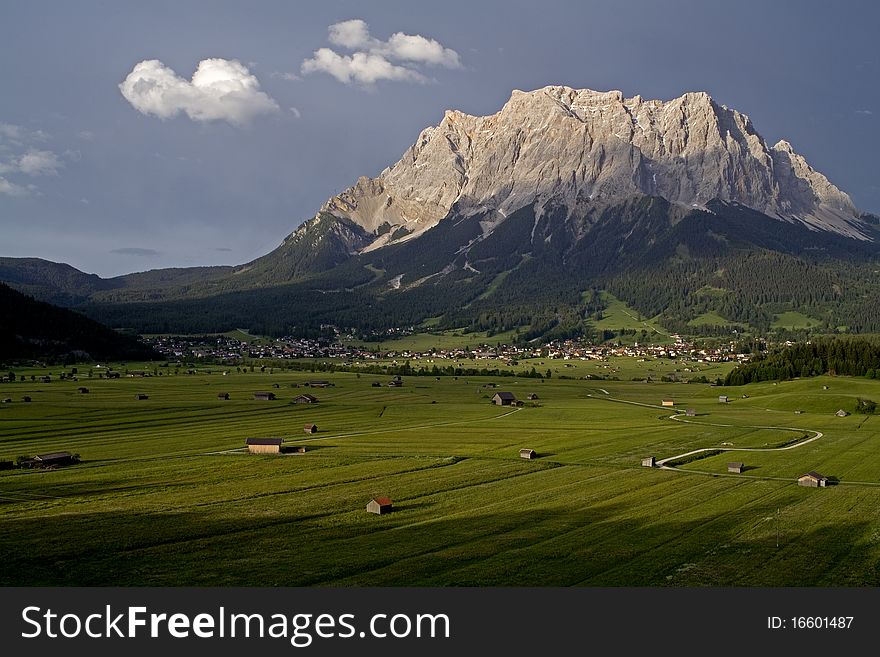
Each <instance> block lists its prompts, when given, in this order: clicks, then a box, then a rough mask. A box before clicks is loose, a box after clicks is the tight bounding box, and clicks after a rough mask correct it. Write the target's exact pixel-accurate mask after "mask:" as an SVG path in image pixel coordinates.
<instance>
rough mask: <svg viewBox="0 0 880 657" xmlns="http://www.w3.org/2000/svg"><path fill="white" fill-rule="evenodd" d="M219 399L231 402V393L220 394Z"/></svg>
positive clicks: (218, 394)
mask: <svg viewBox="0 0 880 657" xmlns="http://www.w3.org/2000/svg"><path fill="white" fill-rule="evenodd" d="M217 399H225V400H226V401H229V393H228V392H218V393H217Z"/></svg>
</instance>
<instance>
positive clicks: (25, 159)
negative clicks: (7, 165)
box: [18, 148, 64, 176]
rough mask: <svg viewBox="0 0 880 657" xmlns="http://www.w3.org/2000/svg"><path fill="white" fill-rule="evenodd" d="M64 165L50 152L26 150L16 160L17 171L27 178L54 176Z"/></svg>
mask: <svg viewBox="0 0 880 657" xmlns="http://www.w3.org/2000/svg"><path fill="white" fill-rule="evenodd" d="M62 167H64V163H63V162H62V161H61V160H60V159H59V158H58V156H57V155H55V153H53V152H52V151H38V150H36V149H33V148H32V149H30V150H28V151H27V152H26V153H25V154H24V155H22V156H21V158H20V159H19V160H18V168H19V170H20V171H21V172H22V173H24V174H27V175H28V176H54V175H57V174H58V170H59V169H61V168H62Z"/></svg>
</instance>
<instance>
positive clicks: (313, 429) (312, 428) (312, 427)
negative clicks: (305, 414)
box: [303, 424, 318, 433]
mask: <svg viewBox="0 0 880 657" xmlns="http://www.w3.org/2000/svg"><path fill="white" fill-rule="evenodd" d="M303 431H305V432H306V433H318V425H317V424H307V425H305V426H304V427H303Z"/></svg>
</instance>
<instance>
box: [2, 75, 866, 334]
mask: <svg viewBox="0 0 880 657" xmlns="http://www.w3.org/2000/svg"><path fill="white" fill-rule="evenodd" d="M878 256H880V220H878V218H877V217H875V216H873V215H870V214H865V213H862V212H860V211H859V210H858V209H856V207H855V206H854V204H853V202H852V200H851V199H850V198H849V196H847V194H846V193H844V192H843V191H841V190H839V189H838V188H837V187H835V186H834V185H833V184H832V183H831V182H830V181H829V180H828V179H827V178H826V177H825V176H824V175H822V174H821V173H819V172H818V171H816V170H814V169H813V168H812V167H811V166H810V165H809V164H808V163H807V162H806V160H805V159H804V158H803V157H802V156H800V155H798V154H797V153H796V152H795V151H794V150H793V148H792V146H791V145H790V144H789V143H788V142H785V141H780V142H778V143H777V144H775V145H773V146H769V145H768V144H767V143H766V142H765V140H764V139H763V138H762V137H761V136H760V134H759V133H758V132H757V131H756V129H755V128H754V126H753V125H752V122H751V120H750V119H749V118H748V116H746V115H745V114H742V113H740V112H738V111H736V110H733V109H729V108H727V107H725V106H723V105H719V104H717V103H716V102H715V101H713V100H712V98H710V97H709V96H708V95H707V94H705V93H687V94H684V95H683V96H681V97H679V98H676V99H674V100H670V101H666V102H664V101H658V100H643V99H642V98H641V97H639V96H635V97H633V98H625V97H624V96H623V94H622V93H621V92H619V91H610V92H596V91H591V90H588V89H582V90H576V89H571V88H569V87H563V86H550V87H545V88H543V89H538V90H535V91H531V92H520V91H514V92H513V94H512V96H511V98H510V100H509V101H508V102H507V103H506V104H505V105H504V106H503V107H502V108H501V110H500V111H499V112H497V113H496V114H493V115H490V116H471V115H467V114H464V113H461V112H456V111H447V112H446V113H445V115H444V117H443V119H442V120H441V121H440V123H439V124H438V125H437V126H435V127H429V128H427V129H425V130H424V131H422V133H421V134H420V135H419V137H418V139H417V140H416V142H415V143H414V144H413V145H412V146H411V147H410V148H409V149H408V150H407V151H406V152H405V153H404V155H403V157H402V158H401V159H400V160H399V161H398V162H397V163H395V164H394V165H392V166H391V167H389V168H388V169H386V170H385V171H383V172H382V173H381V174H380V175H379V176H378V177H376V178H360V179H358V180H357V181H356V182H355V184H354V185H353V186H352V187H350V188H348V189H347V190H346V191H344V192H343V193H342V194H339V195H338V196H334V197H333V198H331V199H329V200H328V201H327V202H326V203H325V204H324V205H323V206H322V207H321V208H320V210H319V211H318V212H317V214H316V215H315V216H314V217H313V218H312V219H310V220H308V221H306V222H304V223H302V224H301V225H300V226H299V227H298V228H297V229H296V230H294V231H293V232H292V233H291V234H290V235H289V236H288V237H287V238H285V240H284V241H283V242H282V244H281V245H280V246H279V247H278V248H277V249H275V250H274V251H272V252H271V253H269V254H267V255H265V256H263V257H261V258H258V259H257V260H254V261H252V262H250V263H246V264H244V265H241V266H239V267H235V268H206V269H204V270H195V269H181V270H159V271H155V272H146V273H143V274H137V275H131V276H129V277H118V278H116V279H107V280H102V279H98V280H97V281H96V280H94V279H93V278H90V277H88V276H87V275H82V276H85V277H86V278H84V279H80V278H77V277H75V276H74V277H71V276H70V275H69V274H70V272H67V270H64V269H63V266H57V265H56V266H55V267H62V269H58V270H57V272H55V270H53V274H52V275H57V276H58V277H59V278H60V279H61V280H62V282H66V281H67V280H68V279H70V280H71V281H72V282H71V283H66V284H67V285H68V287H72V288H73V292H70V294H73V293H74V292H76V293H77V294H79V293H80V292H82V294H84V295H85V296H80V297H78V298H77V301H76V304H77V305H79V306H80V307H81V308H82V309H83V311H84V312H86V313H88V314H89V315H91V316H93V317H95V318H98V319H100V320H101V321H104V322H106V323H108V324H110V325H114V326H135V327H138V328H139V329H141V330H145V331H149V332H166V331H181V332H188V331H216V330H224V329H227V328H234V327H237V326H249V327H251V328H252V329H254V330H257V331H263V332H272V333H284V332H299V333H310V332H315V331H318V330H320V327H321V326H322V325H324V324H336V325H342V326H351V327H355V328H358V329H360V330H362V331H365V332H370V331H373V332H377V333H381V332H382V331H383V330H385V329H387V328H390V327H395V326H409V325H417V324H420V323H422V322H424V321H425V320H427V319H429V318H431V319H432V325H434V326H437V327H439V328H451V327H466V328H471V329H482V330H492V331H494V330H505V329H510V328H514V327H519V328H520V330H521V335H522V336H524V337H525V338H528V337H536V336H539V335H542V336H545V337H546V336H552V335H557V336H558V335H567V334H577V333H589V332H591V331H592V330H593V329H592V325H593V324H592V323H593V322H594V321H595V319H596V318H598V317H601V314H602V311H603V309H604V307H605V306H606V305H607V299H608V296H607V293H609V292H610V293H612V294H614V295H615V296H617V297H618V298H620V299H622V300H624V301H626V302H627V303H629V304H630V305H631V306H632V307H634V308H635V309H636V310H638V311H639V312H641V313H642V314H644V315H646V316H650V317H653V316H658V318H659V321H661V323H663V324H664V325H665V326H666V327H667V328H668V329H669V330H678V331H688V332H703V333H714V334H730V331H732V330H733V329H737V330H742V329H746V328H747V329H750V330H754V331H758V332H766V331H768V330H770V329H771V327H772V326H773V324H774V321H775V318H776V317H777V316H778V315H780V314H783V313H786V312H790V311H797V312H798V313H801V314H805V315H807V316H808V317H809V318H811V319H812V320H815V322H814V323H815V324H817V325H818V326H820V328H821V329H822V330H830V331H833V330H838V329H840V328H842V329H844V330H850V331H875V330H878V331H880V310H876V311H875V310H873V309H874V308H880V281H878V280H877V276H876V275H875V274H876V272H875V269H876V268H877V264H876V263H877V260H878ZM22 269H23V267H19V266H17V265H16V264H15V263H12V264H10V263H9V262H8V261H5V262H4V261H0V279H3V280H10V279H9V277H10V276H12V277H13V280H12V283H13V284H16V285H17V286H19V287H21V286H23V285H31V286H32V287H33V286H35V285H36V283H35V277H34V276H33V275H31V276H30V278H28V277H27V276H23V275H22V273H21V272H22ZM16 276H17V278H15V277H16ZM41 280H42V279H41ZM89 286H91V288H89ZM89 289H91V290H92V291H91V292H89ZM51 291H52V290H51V286H50V287H48V288H42V292H43V293H44V294H45V293H50V292H51ZM707 318H709V319H707ZM719 318H720V321H719Z"/></svg>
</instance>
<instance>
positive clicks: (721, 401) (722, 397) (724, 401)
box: [718, 395, 730, 404]
mask: <svg viewBox="0 0 880 657" xmlns="http://www.w3.org/2000/svg"><path fill="white" fill-rule="evenodd" d="M729 402H730V398H728V396H727V395H718V403H719V404H727V403H729Z"/></svg>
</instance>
